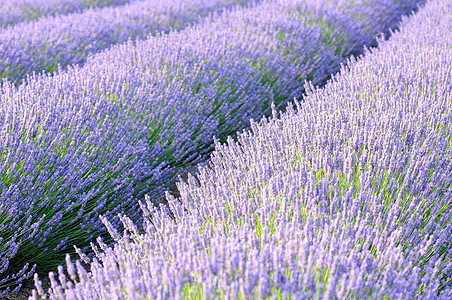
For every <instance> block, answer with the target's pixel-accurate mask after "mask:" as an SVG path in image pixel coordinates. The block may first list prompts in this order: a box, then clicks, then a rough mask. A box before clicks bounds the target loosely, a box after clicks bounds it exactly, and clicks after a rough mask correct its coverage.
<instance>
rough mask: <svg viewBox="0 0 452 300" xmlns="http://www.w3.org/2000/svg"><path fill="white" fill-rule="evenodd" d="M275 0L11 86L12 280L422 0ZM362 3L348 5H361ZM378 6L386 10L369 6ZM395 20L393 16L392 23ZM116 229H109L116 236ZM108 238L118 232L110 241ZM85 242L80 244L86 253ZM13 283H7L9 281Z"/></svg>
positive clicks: (5, 107) (128, 209)
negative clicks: (353, 0)
mask: <svg viewBox="0 0 452 300" xmlns="http://www.w3.org/2000/svg"><path fill="white" fill-rule="evenodd" d="M322 3H323V5H320V4H321V3H319V2H318V1H317V0H316V1H314V0H312V1H282V2H279V1H277V2H274V1H268V2H267V1H265V2H264V3H262V4H254V5H252V6H251V7H249V8H241V7H236V8H235V9H233V10H232V11H230V12H227V13H224V14H222V15H221V16H218V15H213V16H211V17H210V18H209V19H207V20H204V21H203V22H202V24H200V25H198V26H191V27H189V28H188V29H186V30H183V31H181V32H173V33H170V34H167V35H164V34H159V35H157V36H156V37H149V38H148V39H147V40H145V41H138V42H135V43H134V42H128V43H126V44H124V45H117V46H114V47H112V48H111V49H109V50H107V51H104V52H102V53H99V54H97V55H95V56H91V57H90V58H88V60H87V62H86V63H85V65H84V66H83V67H80V66H74V67H69V69H68V70H67V71H57V72H56V73H55V74H54V75H52V76H51V75H40V76H34V77H31V78H29V79H28V80H27V82H26V84H23V85H20V86H18V87H15V86H13V85H12V84H10V83H8V82H5V84H4V85H3V86H2V93H1V94H0V145H1V147H2V148H1V151H0V152H1V155H2V159H1V160H0V163H1V164H0V174H1V181H0V183H1V186H0V195H1V198H2V202H1V204H2V205H3V209H2V212H1V214H0V228H1V237H2V239H3V240H2V243H1V244H0V261H1V265H0V274H1V276H0V278H1V279H0V287H1V288H6V287H9V286H11V285H14V284H19V285H18V288H19V287H20V283H21V281H22V280H23V278H25V277H27V276H30V274H32V273H33V272H34V270H33V268H30V269H27V268H28V266H27V265H26V263H30V265H34V264H38V266H39V268H40V269H39V271H42V272H44V271H46V268H47V269H50V268H53V267H54V266H56V265H58V264H59V263H61V261H62V260H63V258H64V253H66V252H70V251H71V249H72V245H79V246H80V247H82V251H85V250H88V248H89V246H88V244H89V242H90V241H91V239H94V238H95V237H97V236H98V235H101V234H104V233H106V229H105V228H104V226H103V224H102V222H101V220H100V219H99V215H101V214H102V215H104V216H105V217H106V218H108V219H109V220H110V222H111V223H112V226H117V225H119V224H121V221H120V220H119V219H117V218H116V215H117V214H118V213H126V214H127V215H128V216H129V217H131V218H132V220H134V221H136V220H138V222H141V221H142V220H140V219H141V218H142V213H141V211H140V209H139V204H138V203H139V202H138V200H139V199H142V198H143V197H144V195H145V194H148V195H150V196H151V197H152V199H153V201H155V200H159V199H160V198H163V194H164V191H165V190H166V189H168V188H170V187H172V186H173V184H174V182H175V181H176V179H177V176H178V175H180V174H184V172H185V171H186V170H187V169H189V168H190V167H192V166H194V165H195V164H196V163H198V162H201V161H203V160H204V159H206V158H207V157H208V154H209V153H210V151H211V150H212V149H213V140H214V139H213V136H214V135H215V136H217V137H218V138H220V140H225V139H226V137H227V136H228V135H230V134H233V133H235V132H236V131H237V130H240V129H243V128H247V127H248V126H249V125H250V121H249V120H250V119H251V118H255V119H257V118H260V117H262V116H263V115H268V114H270V113H271V109H270V104H271V103H272V102H275V103H276V104H277V105H278V107H279V106H281V107H283V106H284V103H285V102H286V101H288V100H290V99H293V97H298V96H299V95H301V94H302V93H303V92H304V82H305V81H306V80H310V81H311V82H313V83H314V84H320V83H323V82H325V81H326V79H327V78H328V77H329V76H330V74H331V72H334V71H336V70H338V68H339V66H340V63H341V62H345V57H347V56H348V55H350V54H354V53H357V52H359V49H360V48H361V47H362V46H363V45H366V44H367V45H368V44H371V43H372V41H373V40H374V38H375V36H376V35H377V34H379V33H380V32H382V31H387V30H388V28H389V26H393V25H394V24H395V22H396V21H397V20H400V17H401V15H402V14H403V13H407V12H409V11H411V9H413V8H415V5H416V3H419V1H409V3H410V4H411V6H408V5H407V3H408V2H404V3H403V5H401V4H395V3H393V2H392V1H381V0H372V1H366V3H355V4H351V3H350V2H349V1H334V2H333V1H331V0H325V1H323V2H322ZM347 4H348V5H347ZM369 7H371V8H372V9H369ZM380 22H382V23H380ZM104 237H105V238H106V239H107V238H108V237H107V235H106V234H105V235H104ZM107 242H108V240H107ZM72 253H73V252H72ZM7 291H8V290H5V291H4V292H7Z"/></svg>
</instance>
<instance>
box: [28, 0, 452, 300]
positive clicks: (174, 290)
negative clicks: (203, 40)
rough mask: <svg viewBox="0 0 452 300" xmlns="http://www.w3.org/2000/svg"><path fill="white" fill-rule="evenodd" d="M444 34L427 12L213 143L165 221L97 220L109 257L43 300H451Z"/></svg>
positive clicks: (103, 254)
mask: <svg viewBox="0 0 452 300" xmlns="http://www.w3.org/2000/svg"><path fill="white" fill-rule="evenodd" d="M451 31H452V3H451V2H450V1H448V0H430V1H428V3H427V5H426V7H424V8H422V10H421V11H419V13H418V14H417V15H415V16H413V17H411V18H409V19H407V20H405V21H404V23H403V26H402V30H401V32H397V33H395V34H394V35H393V36H392V37H391V39H390V40H389V41H387V42H381V44H380V46H379V48H378V49H377V50H375V51H372V52H370V51H368V52H367V53H366V55H365V57H363V58H361V59H359V60H358V61H352V62H351V63H350V65H349V66H348V67H347V68H344V69H342V71H341V74H340V75H338V76H336V77H334V79H333V80H332V81H331V82H329V83H328V84H327V86H326V87H325V88H323V89H314V88H312V89H311V90H309V91H308V95H307V96H306V97H305V98H304V101H303V102H302V103H299V102H295V105H296V109H294V108H293V106H291V107H290V108H289V109H288V111H287V112H286V113H281V114H280V116H277V113H276V111H274V114H273V118H270V119H269V120H266V119H264V120H263V121H262V122H261V123H260V124H256V123H254V124H253V125H252V131H246V132H244V133H242V134H240V135H239V139H238V142H234V141H229V142H228V144H227V145H220V144H217V147H216V150H215V152H214V153H213V155H212V160H211V164H210V166H209V167H208V168H201V169H200V171H199V174H198V175H196V177H190V178H189V180H188V183H183V182H180V183H179V184H178V187H179V190H180V191H181V198H180V199H177V200H176V199H174V198H173V197H170V196H169V197H168V202H169V208H166V209H165V207H164V206H161V207H160V209H157V208H155V207H154V205H153V204H151V203H150V201H149V199H148V203H147V206H146V205H142V209H143V211H144V212H145V215H146V217H148V220H149V221H148V222H147V226H146V233H145V234H140V233H139V232H138V229H137V228H136V227H135V226H134V225H133V223H132V222H131V221H130V220H129V219H128V218H127V217H125V216H121V218H122V220H123V222H124V226H125V227H126V228H127V230H126V231H125V232H124V236H123V237H121V236H120V235H119V234H118V233H117V232H116V231H115V230H114V229H113V228H112V227H113V226H111V225H110V224H109V222H108V221H107V220H105V219H104V223H105V224H106V225H107V227H108V228H109V230H110V232H111V234H112V237H113V238H114V239H115V240H116V241H117V244H116V245H115V246H114V248H109V247H107V246H106V245H105V244H104V243H103V242H102V241H101V240H100V239H98V243H99V246H100V247H101V249H99V248H98V247H97V246H95V247H94V250H95V251H96V256H97V257H96V259H94V260H93V262H92V265H91V271H90V272H89V273H87V272H86V271H85V270H84V269H83V268H82V266H81V265H80V263H79V262H77V264H76V266H74V265H73V263H72V262H70V259H69V257H67V261H68V263H67V274H69V277H70V278H67V277H66V275H65V274H66V273H65V272H64V270H63V268H62V267H59V269H58V275H57V276H58V278H55V274H53V273H50V280H51V289H49V295H48V296H50V297H51V299H145V298H146V299H149V298H150V299H169V298H171V299H182V298H183V299H191V298H193V299H201V298H202V299H221V298H223V297H224V298H225V299H267V297H270V296H273V297H277V298H278V299H290V298H292V299H450V297H451V296H452V279H451V272H452V245H451V240H450V233H451V232H452V207H451V203H452V201H451V196H452V193H451V189H452V183H451V180H452V179H451V178H452V163H451V161H452V151H451V149H452V148H451V143H452V114H451V108H452V49H451V47H450V45H451V44H452V36H451V35H450V34H448V33H449V32H451ZM167 211H169V212H171V217H170V215H169V214H168V213H167ZM93 246H94V245H93ZM82 258H83V255H82ZM35 282H36V286H37V292H36V291H33V297H32V298H30V299H38V297H39V296H38V293H39V295H45V294H46V293H45V292H44V291H43V290H42V287H41V286H40V282H39V280H38V279H37V275H35Z"/></svg>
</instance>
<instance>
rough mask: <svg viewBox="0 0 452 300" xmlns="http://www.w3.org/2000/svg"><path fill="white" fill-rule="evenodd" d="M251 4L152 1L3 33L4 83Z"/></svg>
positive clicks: (0, 65) (0, 74)
mask: <svg viewBox="0 0 452 300" xmlns="http://www.w3.org/2000/svg"><path fill="white" fill-rule="evenodd" d="M247 2H248V1H246V0H147V1H135V2H132V3H130V4H128V5H124V6H114V7H105V8H92V9H88V10H85V11H83V12H80V13H73V14H69V15H58V16H51V17H47V18H42V19H40V20H38V21H36V22H24V23H20V24H17V25H16V26H12V27H9V28H8V29H4V30H2V31H0V79H1V78H6V79H8V80H10V81H13V82H16V83H20V82H22V81H23V79H24V78H25V77H26V76H27V75H28V74H32V73H33V72H36V73H39V72H41V71H44V72H53V71H55V70H56V69H57V68H58V66H60V67H63V68H64V67H66V66H68V65H74V64H83V63H84V62H85V60H86V58H87V56H88V55H90V54H92V53H97V52H100V51H102V50H104V49H106V48H108V47H110V46H111V45H113V44H117V43H121V42H125V41H127V40H129V39H139V38H145V37H147V36H148V35H150V34H155V33H162V32H168V31H169V30H178V29H181V28H183V27H185V26H187V25H188V24H189V23H193V22H194V21H197V20H198V19H199V18H201V17H203V16H206V15H207V14H209V13H210V12H212V11H213V10H218V9H221V8H222V9H224V8H227V7H230V6H233V5H236V4H244V3H247Z"/></svg>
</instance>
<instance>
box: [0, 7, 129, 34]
mask: <svg viewBox="0 0 452 300" xmlns="http://www.w3.org/2000/svg"><path fill="white" fill-rule="evenodd" d="M135 1H136V0H135ZM129 2H131V1H130V0H2V2H1V3H0V28H5V27H7V26H11V25H14V24H16V23H20V22H24V21H33V20H37V19H39V18H41V17H44V16H53V15H59V14H62V15H64V14H69V13H73V12H80V11H83V10H85V9H88V8H90V7H106V6H115V5H123V4H127V3H129Z"/></svg>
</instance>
